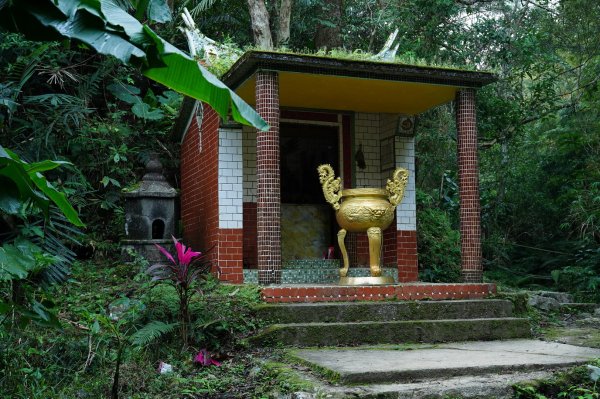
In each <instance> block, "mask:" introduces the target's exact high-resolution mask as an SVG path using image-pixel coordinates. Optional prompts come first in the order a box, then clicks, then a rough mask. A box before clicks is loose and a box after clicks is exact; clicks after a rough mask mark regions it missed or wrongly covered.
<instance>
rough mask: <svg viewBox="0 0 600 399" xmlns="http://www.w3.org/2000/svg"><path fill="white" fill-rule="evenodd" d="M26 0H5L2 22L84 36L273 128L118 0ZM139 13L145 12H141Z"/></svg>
mask: <svg viewBox="0 0 600 399" xmlns="http://www.w3.org/2000/svg"><path fill="white" fill-rule="evenodd" d="M26 3H27V2H18V3H8V5H3V6H4V7H6V8H7V10H5V14H7V17H5V18H3V19H2V20H0V22H1V23H2V25H4V26H5V27H7V28H9V29H13V30H16V31H18V32H21V33H23V34H25V35H26V36H30V37H36V36H37V35H39V32H40V30H43V31H44V32H45V33H46V34H47V35H48V37H47V38H45V40H48V39H54V40H59V39H62V38H69V39H74V40H78V41H80V42H83V43H85V44H86V45H88V46H90V47H91V48H92V49H94V50H95V51H96V52H98V53H99V54H105V55H111V56H113V57H115V58H116V59H118V60H119V61H121V62H123V63H125V64H130V65H135V66H139V67H140V68H141V71H142V73H143V74H144V75H145V76H147V77H149V78H150V79H153V80H155V81H156V82H159V83H162V84H164V85H166V86H168V87H170V88H172V89H174V90H176V91H178V92H180V93H182V94H185V95H188V96H190V97H193V98H195V99H197V100H201V101H205V102H207V103H208V104H210V105H211V106H212V107H213V109H214V110H215V111H217V112H218V113H219V114H220V115H221V116H222V117H226V116H227V115H228V112H229V110H230V109H231V114H232V117H233V119H235V120H236V121H238V122H240V123H245V124H249V125H252V126H255V127H256V128H259V129H266V128H267V124H266V123H265V121H264V120H262V118H261V117H260V116H259V115H258V114H257V113H256V112H255V111H254V110H253V109H252V108H251V107H250V106H249V105H248V104H246V103H245V102H244V101H243V100H242V99H241V98H240V97H239V96H238V95H237V94H235V93H234V92H233V91H231V90H230V89H229V88H227V87H226V86H225V85H224V84H223V83H222V82H220V81H219V80H218V79H217V78H216V77H215V76H214V75H212V74H211V73H210V72H208V71H207V70H206V69H204V67H202V66H201V65H199V64H198V63H197V62H196V60H195V59H193V58H191V57H190V56H188V55H187V54H185V53H183V52H181V51H180V50H178V49H177V48H176V47H174V46H173V45H171V44H170V43H168V42H166V41H165V40H163V39H162V38H161V37H160V36H158V35H157V34H156V33H155V32H154V31H153V30H152V29H151V28H150V27H149V26H148V25H145V24H142V23H140V22H139V21H138V20H137V19H135V18H134V17H133V16H131V15H130V14H128V13H127V12H126V11H125V10H124V9H122V8H121V7H119V5H118V4H116V3H114V2H113V1H100V0H94V1H87V2H82V1H79V0H62V1H60V2H58V3H57V4H54V3H53V2H51V1H47V2H44V3H42V4H34V3H31V4H29V3H27V4H26ZM140 3H142V2H140ZM146 4H147V2H146ZM154 4H157V2H152V6H150V7H149V8H148V10H149V11H150V14H151V16H154V19H155V20H157V19H156V15H160V16H159V18H158V19H160V20H168V19H169V18H165V15H164V13H162V12H160V10H164V6H161V7H156V6H154ZM4 7H3V8H4ZM142 9H145V7H141V8H140V10H142ZM152 12H153V14H154V15H152ZM136 17H138V18H140V17H141V15H137V14H136Z"/></svg>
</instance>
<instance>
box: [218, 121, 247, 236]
mask: <svg viewBox="0 0 600 399" xmlns="http://www.w3.org/2000/svg"><path fill="white" fill-rule="evenodd" d="M242 171H243V163H242V129H231V128H220V129H219V228H221V229H241V228H242V227H243V226H242V225H243V223H242V220H243V212H242V209H243V208H242V197H243V183H242Z"/></svg>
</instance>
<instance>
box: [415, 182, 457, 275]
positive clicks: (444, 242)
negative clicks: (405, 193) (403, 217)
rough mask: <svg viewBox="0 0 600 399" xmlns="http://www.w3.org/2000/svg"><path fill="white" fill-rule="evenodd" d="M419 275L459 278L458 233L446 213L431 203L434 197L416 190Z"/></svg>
mask: <svg viewBox="0 0 600 399" xmlns="http://www.w3.org/2000/svg"><path fill="white" fill-rule="evenodd" d="M417 203H418V205H419V210H418V211H417V243H418V252H419V278H420V279H421V280H422V281H431V282H444V283H451V282H458V281H460V234H459V232H458V230H456V229H454V228H452V225H451V223H450V217H449V216H448V214H447V213H446V212H445V211H443V210H441V209H439V208H436V207H434V206H433V198H432V197H431V196H430V195H428V194H425V193H423V192H420V191H419V192H417Z"/></svg>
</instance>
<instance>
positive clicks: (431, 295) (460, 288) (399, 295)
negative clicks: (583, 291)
mask: <svg viewBox="0 0 600 399" xmlns="http://www.w3.org/2000/svg"><path fill="white" fill-rule="evenodd" d="M495 293H496V285H495V284H492V283H455V284H451V283H425V282H413V283H399V284H388V285H353V286H349V285H346V286H345V285H336V284H280V285H269V286H265V287H262V288H261V298H262V300H263V301H265V302H269V303H313V302H354V301H386V300H387V301H415V300H421V301H422V300H449V299H482V298H487V297H489V296H490V295H493V294H495Z"/></svg>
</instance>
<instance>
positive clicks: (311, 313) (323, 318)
mask: <svg viewBox="0 0 600 399" xmlns="http://www.w3.org/2000/svg"><path fill="white" fill-rule="evenodd" d="M512 309H513V305H512V303H511V302H510V301H506V300H498V299H483V300H452V301H411V302H409V301H406V302H404V301H403V302H338V303H298V304H277V305H260V306H259V307H257V308H256V313H257V315H258V316H259V317H260V318H261V319H263V320H266V321H268V322H271V323H279V324H287V323H326V322H335V323H344V322H359V321H402V320H440V319H445V320H447V319H473V318H476V319H482V318H499V317H510V316H512Z"/></svg>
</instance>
